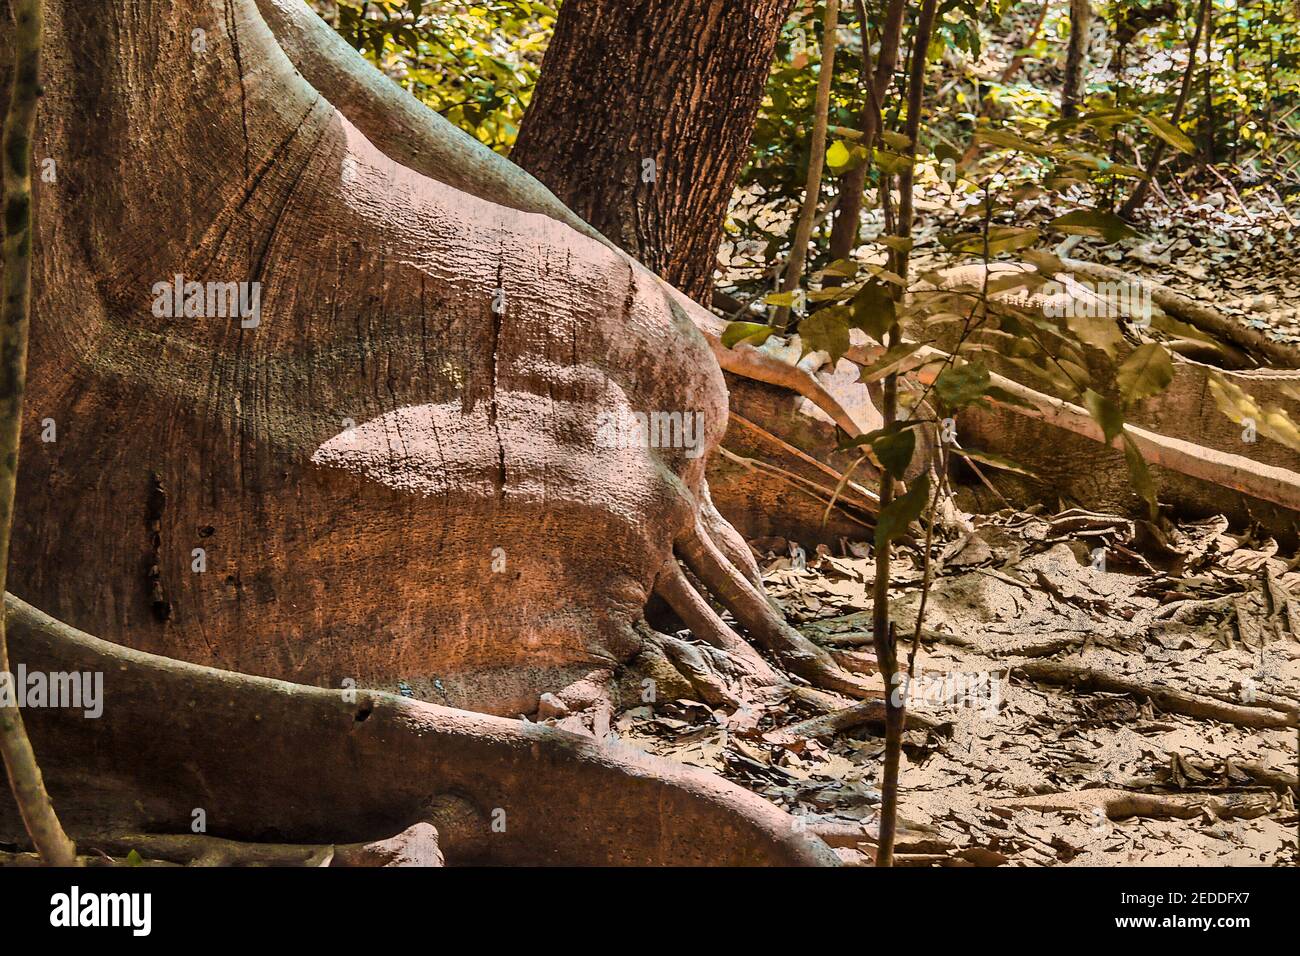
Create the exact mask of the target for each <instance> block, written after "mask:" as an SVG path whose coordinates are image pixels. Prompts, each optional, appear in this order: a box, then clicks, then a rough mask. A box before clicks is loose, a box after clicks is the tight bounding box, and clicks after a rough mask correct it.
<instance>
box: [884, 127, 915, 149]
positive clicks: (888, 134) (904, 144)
mask: <svg viewBox="0 0 1300 956" xmlns="http://www.w3.org/2000/svg"><path fill="white" fill-rule="evenodd" d="M880 138H881V139H882V140H883V141H884V142H885V143H887V144H888V145H890V146H892V147H893V148H894V149H897V150H900V151H903V150H907V149H908V148H909V147H911V145H912V141H911V140H910V139H908V138H907V137H906V136H904V135H903V134H902V133H895V132H894V131H893V130H892V129H886V130H881V131H880Z"/></svg>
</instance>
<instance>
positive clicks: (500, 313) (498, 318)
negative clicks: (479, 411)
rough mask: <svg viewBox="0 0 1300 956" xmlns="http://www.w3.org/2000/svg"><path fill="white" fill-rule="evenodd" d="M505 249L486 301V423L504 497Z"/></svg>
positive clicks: (498, 488)
mask: <svg viewBox="0 0 1300 956" xmlns="http://www.w3.org/2000/svg"><path fill="white" fill-rule="evenodd" d="M504 276H505V249H504V247H503V248H502V249H501V255H500V257H499V258H498V259H497V285H496V288H495V289H494V290H492V298H491V300H490V301H489V302H488V311H489V312H490V313H491V315H492V383H491V395H490V397H489V401H488V424H489V425H491V426H492V433H493V434H494V435H496V439H497V496H498V497H500V498H505V496H506V446H505V445H504V444H503V443H502V441H501V427H500V425H498V424H497V387H498V386H499V385H500V381H499V375H500V367H499V362H500V351H501V322H502V319H503V318H504V316H505V311H506V304H505V293H504V289H505V285H504V284H503V283H504ZM498 296H499V297H500V303H501V307H500V309H498V308H497V301H498Z"/></svg>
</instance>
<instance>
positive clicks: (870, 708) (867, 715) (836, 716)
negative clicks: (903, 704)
mask: <svg viewBox="0 0 1300 956" xmlns="http://www.w3.org/2000/svg"><path fill="white" fill-rule="evenodd" d="M880 693H881V696H880V698H879V699H875V700H864V701H862V702H860V703H857V704H853V705H852V706H850V707H845V708H843V709H842V710H837V711H835V712H834V713H830V714H824V715H822V716H820V717H811V718H809V719H808V720H801V721H799V722H798V723H796V724H788V725H787V726H785V727H778V728H777V729H776V730H771V731H768V732H767V733H766V734H764V735H763V739H764V740H766V741H767V742H768V743H773V744H790V743H795V742H797V741H800V740H815V739H816V738H818V737H829V736H830V735H831V734H835V733H839V732H840V731H843V730H852V729H854V728H855V727H883V726H884V725H885V700H884V692H883V691H882V692H880ZM906 727H907V729H909V730H926V731H931V732H935V731H938V730H940V729H941V728H942V727H943V723H942V721H938V720H935V719H934V718H932V717H926V716H925V715H923V714H918V713H916V712H915V711H910V710H909V711H908V712H907V724H906Z"/></svg>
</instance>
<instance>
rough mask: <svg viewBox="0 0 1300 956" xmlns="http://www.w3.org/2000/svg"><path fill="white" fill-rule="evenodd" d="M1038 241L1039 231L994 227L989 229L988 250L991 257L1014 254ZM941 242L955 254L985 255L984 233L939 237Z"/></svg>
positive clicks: (964, 233)
mask: <svg viewBox="0 0 1300 956" xmlns="http://www.w3.org/2000/svg"><path fill="white" fill-rule="evenodd" d="M1037 241H1038V230H1037V229H1026V228H1022V227H1019V226H993V227H991V228H990V229H989V236H988V243H989V245H988V249H989V255H990V256H996V255H998V254H999V253H1002V252H1014V251H1016V250H1017V249H1023V248H1025V247H1026V246H1032V245H1033V244H1034V243H1035V242H1037ZM939 242H941V243H942V244H943V245H944V246H946V247H947V248H948V249H950V250H952V251H953V252H965V253H969V254H971V255H976V256H982V255H983V254H984V233H982V232H961V233H957V234H956V235H947V236H939Z"/></svg>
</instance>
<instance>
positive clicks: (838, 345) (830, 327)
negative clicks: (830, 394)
mask: <svg viewBox="0 0 1300 956" xmlns="http://www.w3.org/2000/svg"><path fill="white" fill-rule="evenodd" d="M847 316H848V309H847V308H846V307H840V306H837V307H835V308H829V309H818V310H817V311H816V312H814V313H813V314H812V315H810V316H808V318H806V319H804V320H803V321H802V322H800V323H799V340H800V341H801V342H802V343H803V354H804V355H807V354H808V353H809V352H827V353H829V354H830V357H831V364H832V365H834V364H835V363H836V362H838V361H839V360H840V358H841V357H843V355H844V353H845V352H847V351H848V350H849V323H848V321H847Z"/></svg>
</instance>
